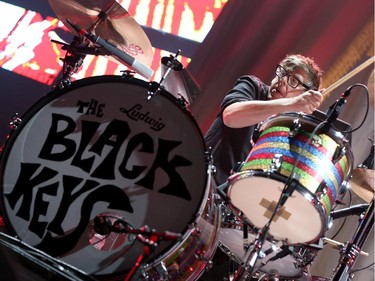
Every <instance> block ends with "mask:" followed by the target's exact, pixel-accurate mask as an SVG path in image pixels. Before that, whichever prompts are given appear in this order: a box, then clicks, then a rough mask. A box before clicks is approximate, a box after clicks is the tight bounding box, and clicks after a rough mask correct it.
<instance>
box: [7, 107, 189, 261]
mask: <svg viewBox="0 0 375 281" xmlns="http://www.w3.org/2000/svg"><path fill="white" fill-rule="evenodd" d="M141 109H142V107H141V106H140V105H136V106H134V107H132V108H130V109H129V110H125V109H124V110H123V112H124V113H126V114H127V115H128V116H129V117H130V118H131V119H132V120H135V119H136V120H137V121H138V120H140V121H143V122H146V123H147V124H148V125H150V127H151V128H152V129H154V130H156V131H160V130H162V129H163V128H164V127H165V124H163V123H162V122H160V120H159V121H158V120H156V119H153V118H151V117H150V116H149V112H146V113H144V114H143V115H142V114H141V113H140V110H141ZM79 120H80V122H79V124H78V122H77V123H76V121H77V120H75V119H73V118H71V117H70V116H67V115H63V114H60V113H51V123H50V127H49V129H48V132H46V134H45V135H46V138H45V141H42V142H41V143H40V144H38V146H40V149H39V147H38V148H37V149H35V152H33V154H34V153H35V157H36V158H35V159H34V157H32V159H33V160H28V161H27V159H26V161H25V159H23V161H22V163H21V164H20V170H19V174H18V175H17V177H18V178H17V179H16V183H15V184H14V186H13V189H12V190H10V191H8V192H7V194H5V197H6V199H7V200H8V203H9V206H10V208H12V210H14V212H15V215H16V216H17V217H19V218H22V219H24V220H26V221H28V222H29V226H28V229H29V230H30V231H31V232H33V233H35V234H36V235H37V236H38V237H39V238H40V239H42V240H41V243H40V244H39V245H38V248H40V249H42V250H43V249H44V250H46V251H47V252H49V253H50V254H55V255H61V254H63V252H65V251H66V250H67V249H71V247H74V245H75V244H76V243H77V241H78V240H79V239H80V236H81V235H82V234H83V233H84V231H85V229H86V227H87V225H88V224H89V222H90V219H92V217H91V216H92V212H93V210H94V206H95V204H96V203H97V202H107V203H108V208H110V209H114V210H121V211H125V212H128V213H133V212H134V210H133V206H132V201H133V200H131V199H129V197H128V194H127V188H128V187H134V186H135V187H140V188H143V189H144V190H145V191H147V190H148V191H153V190H155V192H157V193H159V194H164V195H168V196H172V198H173V197H174V198H180V199H182V200H187V201H191V200H192V197H191V194H190V192H189V190H188V188H187V186H186V183H185V181H184V179H185V178H184V174H180V172H179V171H181V170H180V169H181V167H189V166H192V162H191V161H190V160H188V159H186V158H185V157H183V156H182V155H179V154H178V153H176V152H175V149H176V148H177V147H179V146H180V145H181V143H182V142H181V141H176V140H167V139H162V138H160V137H159V138H158V139H157V140H156V139H155V138H154V137H153V136H152V135H150V134H149V133H147V132H136V133H134V132H132V130H131V128H130V126H129V124H128V122H127V121H126V120H118V119H112V120H110V121H109V123H105V124H104V123H102V122H100V121H96V120H95V121H93V120H87V119H79ZM25 131H27V130H25ZM99 131H100V133H99ZM132 133H133V134H132ZM14 150H17V149H14ZM142 157H146V158H147V159H148V160H147V161H146V160H145V161H143V162H142V161H138V162H133V161H135V160H134V159H135V158H142ZM38 159H39V160H38ZM150 159H152V160H150ZM67 164H68V165H69V166H68V167H67V166H64V165H67ZM66 168H68V170H66ZM161 170H162V171H163V177H165V178H167V179H168V180H164V181H163V183H159V182H158V175H159V174H158V171H161ZM68 171H75V172H74V173H71V172H68ZM148 191H147V192H148ZM46 197H48V198H54V199H53V200H58V201H60V202H59V206H60V207H59V208H58V210H57V212H56V214H53V215H52V216H53V217H52V218H50V219H49V221H43V220H40V218H42V217H44V216H46V214H47V213H48V210H49V209H50V208H52V207H51V205H50V201H51V200H47V199H46ZM169 198H170V197H169ZM53 200H52V201H53ZM55 202H56V201H55ZM78 202H79V203H78ZM74 204H75V206H77V204H79V205H80V214H78V213H77V218H79V223H78V225H77V226H76V227H75V228H74V230H72V229H70V230H69V231H70V232H69V233H65V231H64V230H63V223H64V221H65V220H66V218H67V217H68V212H69V211H71V208H72V206H73V205H74ZM56 235H57V236H56ZM64 235H65V236H64ZM57 244H59V245H60V244H61V245H64V244H65V246H62V247H59V246H57ZM51 246H52V247H51ZM51 251H52V252H51Z"/></svg>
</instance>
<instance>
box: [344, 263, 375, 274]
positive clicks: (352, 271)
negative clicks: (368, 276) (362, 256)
mask: <svg viewBox="0 0 375 281" xmlns="http://www.w3.org/2000/svg"><path fill="white" fill-rule="evenodd" d="M374 264H375V263H371V264H369V265H367V266H365V267H361V268H358V269H353V270H351V271H350V273H355V272H358V271H361V270H365V269H367V268H370V267H371V266H373V265H374Z"/></svg>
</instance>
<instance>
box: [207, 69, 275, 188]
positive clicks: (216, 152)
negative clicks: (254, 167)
mask: <svg viewBox="0 0 375 281" xmlns="http://www.w3.org/2000/svg"><path fill="white" fill-rule="evenodd" d="M268 89H269V87H268V86H267V85H266V84H264V83H263V82H262V81H260V80H259V79H258V78H257V77H255V76H249V75H247V76H242V77H240V78H239V79H238V80H237V81H236V83H235V85H234V87H233V89H231V90H230V91H229V92H228V93H227V95H226V96H225V97H224V100H223V102H222V103H221V110H220V112H219V114H218V115H217V117H216V119H215V120H214V122H213V123H212V125H211V127H210V128H209V129H208V131H207V133H206V135H205V142H206V145H207V147H208V148H211V153H212V157H213V164H214V165H215V167H216V174H215V175H214V178H215V181H216V184H217V185H221V184H223V183H224V182H226V181H227V179H228V177H229V175H230V172H231V170H232V169H233V168H234V167H235V166H236V165H237V163H239V162H242V161H244V160H245V159H246V158H247V156H248V154H249V152H250V149H251V137H252V134H253V133H254V130H255V129H256V127H257V125H253V126H249V127H244V128H229V127H227V126H226V125H224V123H223V118H222V113H223V110H224V109H225V108H226V107H227V106H228V105H230V104H232V103H235V102H242V101H252V100H267V99H268Z"/></svg>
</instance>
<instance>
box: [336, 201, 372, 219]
mask: <svg viewBox="0 0 375 281" xmlns="http://www.w3.org/2000/svg"><path fill="white" fill-rule="evenodd" d="M367 207H368V204H358V205H355V206H352V207H348V208H343V209H340V210H337V211H332V212H331V213H330V215H331V218H332V219H339V218H343V217H347V216H351V215H353V216H354V215H360V214H362V213H363V212H365V211H366V210H367Z"/></svg>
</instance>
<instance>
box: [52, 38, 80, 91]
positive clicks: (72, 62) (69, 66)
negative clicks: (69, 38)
mask: <svg viewBox="0 0 375 281" xmlns="http://www.w3.org/2000/svg"><path fill="white" fill-rule="evenodd" d="M55 42H56V43H60V44H63V47H62V49H63V50H66V51H67V52H66V54H65V57H64V58H63V59H61V60H62V61H63V62H64V64H63V75H62V78H61V79H59V80H58V81H57V83H56V84H55V85H54V88H56V87H58V88H59V89H63V88H65V87H67V86H69V85H70V84H71V82H72V80H71V76H72V75H73V74H74V73H76V72H77V71H78V69H79V68H80V67H81V66H82V64H83V60H84V58H85V57H86V54H83V53H79V52H75V48H76V47H77V46H79V45H80V44H81V43H82V41H81V39H80V38H79V37H77V36H74V38H73V42H72V43H71V44H70V45H68V44H65V43H61V42H57V41H55Z"/></svg>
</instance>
